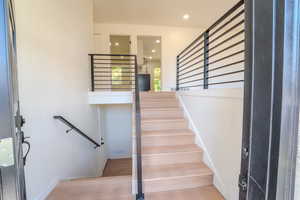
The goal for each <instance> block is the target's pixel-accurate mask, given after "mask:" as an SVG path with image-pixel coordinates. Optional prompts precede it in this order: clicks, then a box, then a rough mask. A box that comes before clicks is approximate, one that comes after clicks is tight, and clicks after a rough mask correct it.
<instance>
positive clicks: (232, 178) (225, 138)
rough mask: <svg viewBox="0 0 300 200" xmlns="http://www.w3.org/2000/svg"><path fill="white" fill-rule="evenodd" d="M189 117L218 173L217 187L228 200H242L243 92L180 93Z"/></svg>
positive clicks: (207, 158)
mask: <svg viewBox="0 0 300 200" xmlns="http://www.w3.org/2000/svg"><path fill="white" fill-rule="evenodd" d="M177 95H178V97H179V98H180V102H181V103H182V105H183V108H184V110H185V113H186V117H187V118H188V119H189V121H190V126H191V128H192V129H193V130H194V131H195V133H196V136H197V137H196V138H197V139H196V140H197V141H196V142H197V144H198V145H199V146H200V147H201V148H202V149H203V150H204V162H205V163H206V164H207V165H208V166H209V167H210V168H211V169H212V170H213V171H214V173H215V176H214V184H215V186H216V187H217V188H218V189H219V190H220V192H222V194H223V195H224V197H225V199H228V200H238V176H239V173H240V162H241V158H240V156H241V142H242V121H243V90H242V89H225V88H224V89H209V90H201V91H189V92H178V94H177Z"/></svg>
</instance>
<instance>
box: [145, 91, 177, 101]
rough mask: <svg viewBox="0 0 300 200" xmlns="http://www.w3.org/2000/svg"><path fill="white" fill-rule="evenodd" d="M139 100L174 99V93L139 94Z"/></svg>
mask: <svg viewBox="0 0 300 200" xmlns="http://www.w3.org/2000/svg"><path fill="white" fill-rule="evenodd" d="M140 96H141V99H143V100H145V99H151V98H155V99H164V98H176V95H175V93H141V95H140Z"/></svg>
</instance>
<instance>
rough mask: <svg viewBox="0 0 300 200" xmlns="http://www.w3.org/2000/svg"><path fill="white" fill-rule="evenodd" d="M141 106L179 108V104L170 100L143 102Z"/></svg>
mask: <svg viewBox="0 0 300 200" xmlns="http://www.w3.org/2000/svg"><path fill="white" fill-rule="evenodd" d="M141 108H142V109H143V108H179V104H178V102H176V101H171V102H167V101H166V102H144V103H142V104H141Z"/></svg>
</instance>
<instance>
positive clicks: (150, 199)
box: [145, 186, 224, 200]
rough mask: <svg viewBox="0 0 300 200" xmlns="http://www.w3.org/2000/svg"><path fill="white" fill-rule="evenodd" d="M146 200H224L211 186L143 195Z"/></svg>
mask: <svg viewBox="0 0 300 200" xmlns="http://www.w3.org/2000/svg"><path fill="white" fill-rule="evenodd" d="M145 199H147V200H166V199H172V200H186V199H189V200H224V198H223V196H222V195H221V194H220V192H219V191H218V190H217V189H216V188H215V187H213V186H205V187H199V188H192V189H184V190H173V191H165V192H153V193H148V194H146V195H145Z"/></svg>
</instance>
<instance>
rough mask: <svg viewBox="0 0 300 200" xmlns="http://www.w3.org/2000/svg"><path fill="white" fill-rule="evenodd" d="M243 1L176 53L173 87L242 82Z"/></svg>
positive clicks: (178, 88)
mask: <svg viewBox="0 0 300 200" xmlns="http://www.w3.org/2000/svg"><path fill="white" fill-rule="evenodd" d="M244 12H245V11H244V0H241V1H239V2H238V3H237V4H236V5H235V6H234V7H233V8H231V9H230V10H229V11H228V12H226V13H225V14H224V15H223V16H222V17H221V18H220V19H219V20H217V21H216V22H215V23H214V24H213V25H212V26H210V27H209V28H208V29H207V30H206V31H205V32H204V33H202V34H201V35H200V36H199V37H198V38H196V39H195V40H194V41H193V42H192V43H191V44H190V45H188V47H186V48H185V49H184V50H183V51H182V52H181V53H180V54H179V55H178V56H177V73H176V90H180V89H189V88H197V87H198V88H199V87H200V88H202V87H203V88H204V89H207V88H208V87H209V86H216V85H224V84H236V83H240V82H243V81H244V76H243V73H244V51H245V50H244V37H245V34H244V32H245V30H244Z"/></svg>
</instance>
